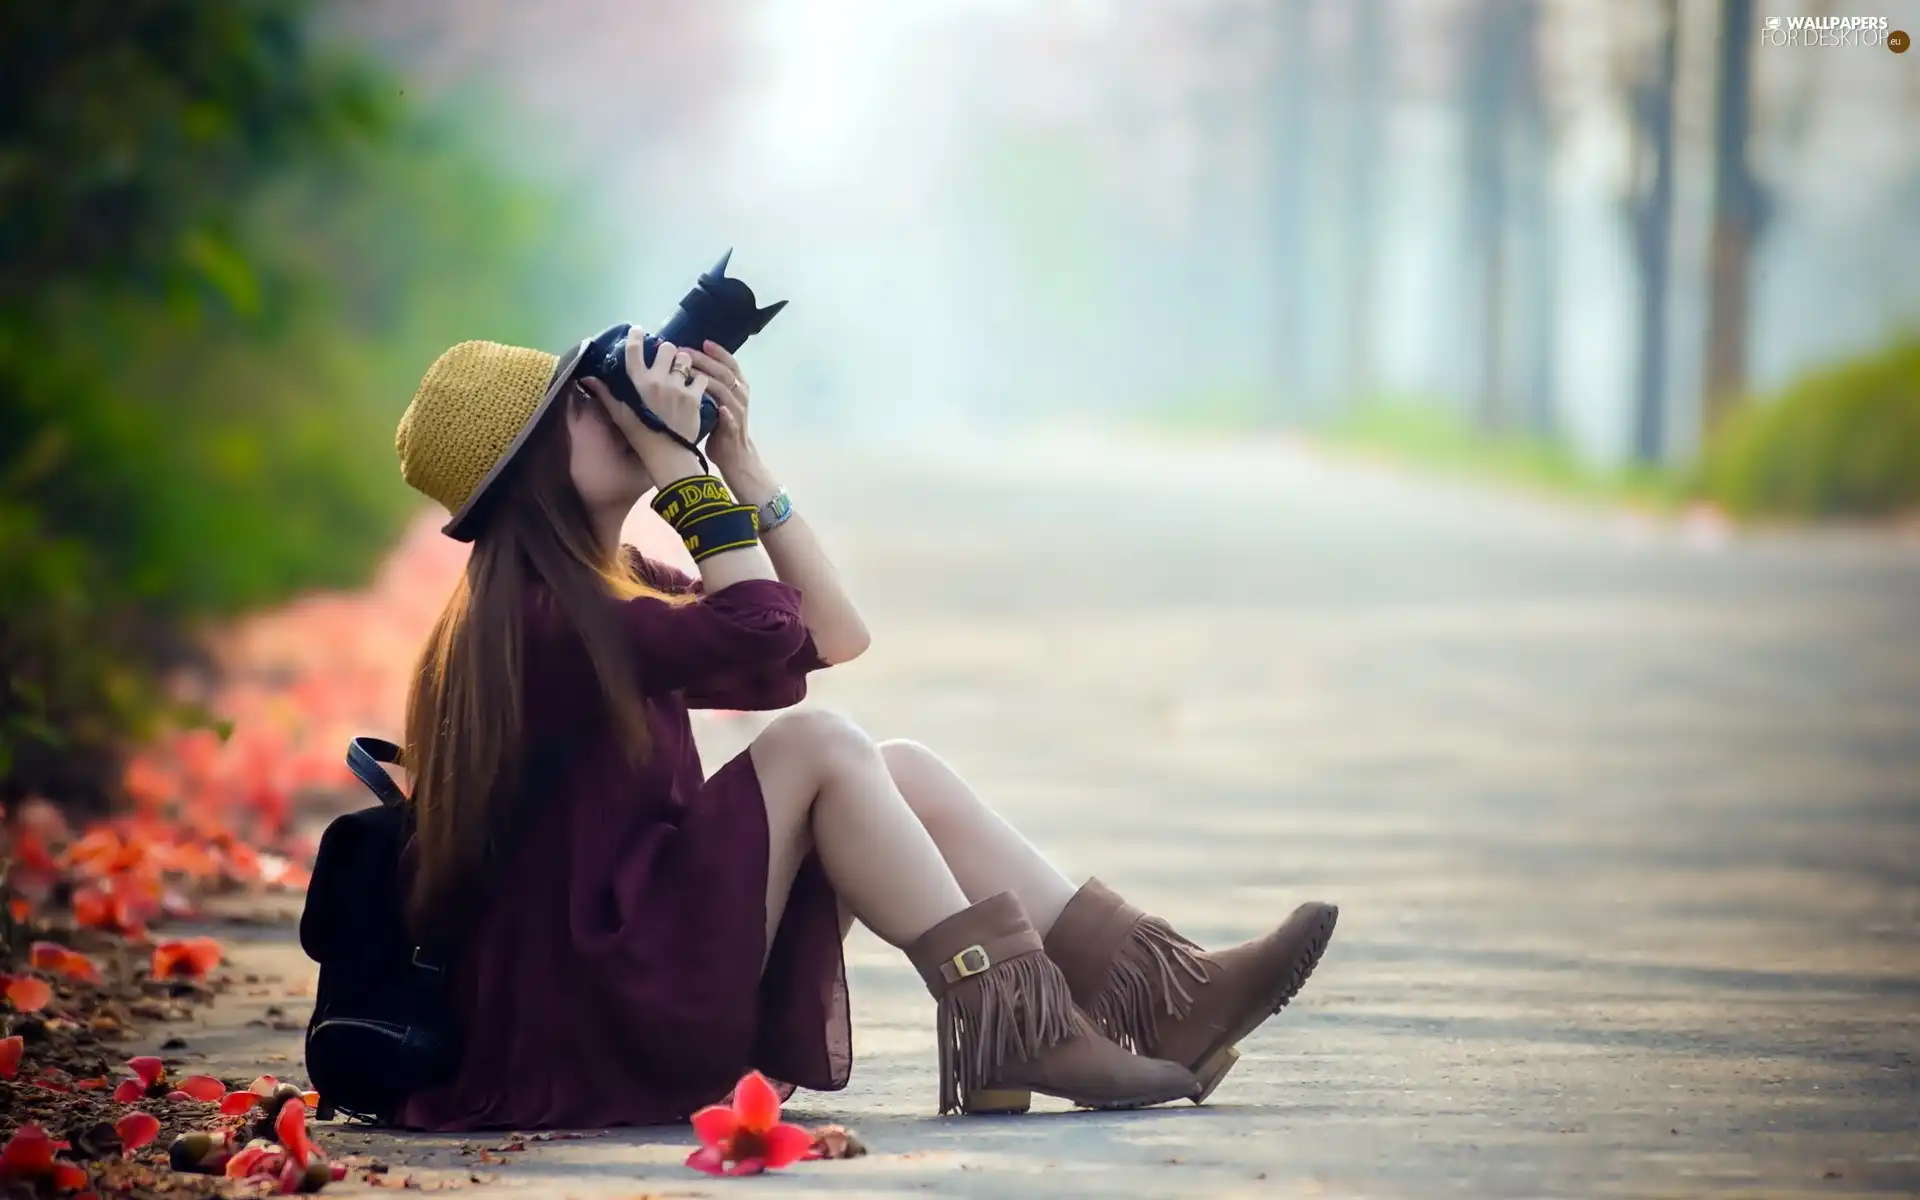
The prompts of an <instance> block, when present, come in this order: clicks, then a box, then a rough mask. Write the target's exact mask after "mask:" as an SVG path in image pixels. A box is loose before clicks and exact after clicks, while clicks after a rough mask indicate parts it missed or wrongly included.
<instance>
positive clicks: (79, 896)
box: [73, 888, 117, 929]
mask: <svg viewBox="0 0 1920 1200" xmlns="http://www.w3.org/2000/svg"><path fill="white" fill-rule="evenodd" d="M73 919H74V920H75V921H77V922H79V923H80V925H81V926H82V927H83V928H86V929H110V928H112V927H113V926H114V925H115V924H116V923H117V921H116V914H115V912H114V903H113V900H112V898H111V897H109V896H108V895H107V894H106V893H105V892H103V891H101V890H100V889H99V888H81V889H80V890H79V891H77V892H75V893H74V894H73Z"/></svg>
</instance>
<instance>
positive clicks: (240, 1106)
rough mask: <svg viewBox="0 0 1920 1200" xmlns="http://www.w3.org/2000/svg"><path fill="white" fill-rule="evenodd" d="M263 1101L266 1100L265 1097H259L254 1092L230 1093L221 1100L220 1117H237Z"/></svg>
mask: <svg viewBox="0 0 1920 1200" xmlns="http://www.w3.org/2000/svg"><path fill="white" fill-rule="evenodd" d="M262 1099H264V1097H261V1096H257V1095H255V1094H254V1093H252V1092H228V1093H227V1094H226V1095H225V1096H224V1097H222V1098H221V1100H220V1115H221V1116H223V1117H237V1116H239V1115H240V1114H241V1113H243V1112H246V1111H247V1110H248V1109H250V1108H252V1107H253V1106H254V1105H256V1104H258V1103H260V1101H261V1100H262Z"/></svg>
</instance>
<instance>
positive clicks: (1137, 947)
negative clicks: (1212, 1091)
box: [1086, 916, 1207, 1054]
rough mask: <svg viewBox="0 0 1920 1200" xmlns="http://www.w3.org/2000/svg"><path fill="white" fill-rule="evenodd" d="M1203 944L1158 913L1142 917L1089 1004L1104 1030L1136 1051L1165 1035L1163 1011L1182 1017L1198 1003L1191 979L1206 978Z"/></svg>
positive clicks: (1089, 1012) (1088, 1009) (1143, 1050)
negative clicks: (1162, 1022)
mask: <svg viewBox="0 0 1920 1200" xmlns="http://www.w3.org/2000/svg"><path fill="white" fill-rule="evenodd" d="M1201 953H1202V951H1201V949H1200V947H1199V946H1197V945H1195V944H1194V943H1192V942H1190V941H1188V940H1187V939H1186V938H1183V937H1181V936H1180V935H1179V934H1178V933H1176V932H1175V931H1174V928H1173V926H1171V925H1169V924H1167V923H1166V922H1165V921H1163V920H1161V919H1160V918H1159V917H1144V916H1143V917H1142V918H1140V920H1139V921H1138V922H1137V923H1135V925H1134V927H1133V930H1132V932H1130V933H1129V934H1128V935H1127V940H1126V942H1125V943H1124V944H1123V945H1122V946H1121V947H1120V949H1119V950H1118V951H1116V952H1115V953H1114V956H1113V962H1112V964H1111V965H1110V966H1109V967H1108V968H1107V977H1106V980H1105V982H1104V984H1103V985H1102V986H1101V988H1100V992H1099V994H1098V995H1096V996H1095V997H1094V998H1093V1002H1092V1003H1091V1004H1088V1005H1087V1006H1086V1012H1087V1016H1088V1017H1090V1018H1092V1020H1093V1023H1094V1025H1095V1026H1096V1027H1097V1028H1098V1029H1099V1030H1100V1032H1102V1033H1104V1034H1106V1035H1107V1036H1108V1037H1109V1038H1112V1039H1113V1040H1114V1041H1116V1042H1118V1043H1120V1045H1122V1046H1124V1047H1126V1048H1127V1049H1128V1050H1131V1051H1133V1052H1134V1053H1135V1054H1144V1053H1146V1051H1147V1048H1148V1047H1151V1046H1153V1045H1156V1044H1157V1043H1158V1042H1159V1039H1160V1032H1159V1028H1160V1020H1161V1018H1162V1017H1166V1018H1169V1019H1171V1020H1175V1021H1178V1020H1180V1019H1181V1018H1182V1017H1185V1016H1186V1015H1187V1012H1188V1010H1189V1009H1191V1008H1192V1007H1193V994H1192V993H1191V992H1189V991H1188V990H1187V987H1186V981H1187V980H1191V981H1192V982H1194V983H1205V982H1206V981H1207V966H1206V963H1205V962H1204V961H1203V960H1202V959H1201V958H1200V954H1201Z"/></svg>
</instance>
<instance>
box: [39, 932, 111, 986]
mask: <svg viewBox="0 0 1920 1200" xmlns="http://www.w3.org/2000/svg"><path fill="white" fill-rule="evenodd" d="M29 961H31V962H32V964H33V966H34V969H35V970H39V971H48V972H51V973H53V974H55V975H64V976H66V977H67V978H68V979H77V980H80V981H81V982H83V983H99V982H100V968H98V967H96V966H94V965H93V960H92V959H90V958H88V957H87V956H86V955H84V954H82V953H80V952H79V951H78V950H69V949H67V948H66V947H65V946H62V945H61V944H60V943H58V942H35V943H34V944H33V950H32V952H31V958H30V959H29Z"/></svg>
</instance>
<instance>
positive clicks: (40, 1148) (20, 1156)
mask: <svg viewBox="0 0 1920 1200" xmlns="http://www.w3.org/2000/svg"><path fill="white" fill-rule="evenodd" d="M66 1148H67V1143H65V1142H56V1141H54V1140H53V1139H52V1138H50V1137H48V1136H47V1131H46V1130H45V1129H43V1128H41V1127H40V1126H38V1125H22V1126H21V1127H20V1128H19V1129H18V1130H17V1131H16V1132H15V1133H14V1135H13V1137H12V1138H11V1139H9V1140H8V1142H7V1144H6V1145H5V1146H0V1178H13V1179H38V1178H40V1177H41V1176H42V1175H45V1174H48V1173H49V1172H51V1171H52V1170H53V1152H54V1151H55V1150H65V1149H66Z"/></svg>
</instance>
